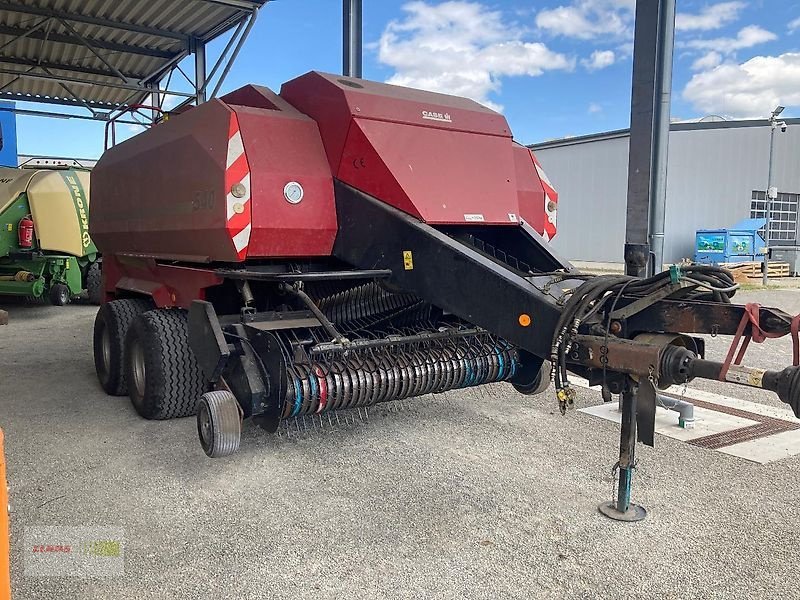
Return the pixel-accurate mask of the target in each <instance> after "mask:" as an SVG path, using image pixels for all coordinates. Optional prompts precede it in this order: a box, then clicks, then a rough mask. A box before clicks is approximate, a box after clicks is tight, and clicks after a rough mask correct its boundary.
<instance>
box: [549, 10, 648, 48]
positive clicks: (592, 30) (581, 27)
mask: <svg viewBox="0 0 800 600" xmlns="http://www.w3.org/2000/svg"><path fill="white" fill-rule="evenodd" d="M635 5H636V2H635V0H574V2H572V4H568V5H565V6H557V7H555V8H552V9H546V10H542V11H539V14H537V15H536V25H537V26H538V27H539V28H540V29H543V30H545V31H547V32H548V33H550V34H552V35H561V36H565V37H572V38H578V39H582V40H589V39H592V38H596V37H600V36H603V37H608V36H611V37H617V38H622V37H630V36H631V35H633V12H634V8H635Z"/></svg>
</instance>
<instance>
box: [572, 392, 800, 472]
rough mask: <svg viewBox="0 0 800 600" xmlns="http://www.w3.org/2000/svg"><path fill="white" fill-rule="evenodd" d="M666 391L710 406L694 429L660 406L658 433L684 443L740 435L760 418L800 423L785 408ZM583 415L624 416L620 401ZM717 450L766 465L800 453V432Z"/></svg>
mask: <svg viewBox="0 0 800 600" xmlns="http://www.w3.org/2000/svg"><path fill="white" fill-rule="evenodd" d="M570 381H571V382H573V383H574V384H575V385H578V386H580V387H583V388H587V389H596V390H597V391H598V392H599V389H600V388H599V386H595V387H594V388H592V387H591V386H589V382H588V381H586V380H585V379H582V378H580V377H575V378H572V379H570ZM665 391H666V392H668V393H672V394H675V395H678V396H680V397H681V398H682V399H684V400H686V401H687V402H693V401H695V402H697V401H700V402H703V403H704V404H705V405H706V406H704V407H701V406H695V409H694V415H695V424H694V428H692V429H684V428H682V427H680V425H679V424H678V413H677V412H675V411H670V410H667V409H665V408H662V407H660V406H657V407H656V433H658V434H661V435H664V436H667V437H670V438H673V439H676V440H681V441H684V442H691V441H693V440H695V441H697V440H700V439H701V438H705V437H707V436H711V435H715V434H720V433H724V432H736V431H737V430H742V429H744V428H746V427H751V426H753V425H757V424H759V423H761V422H762V421H760V420H759V419H758V417H759V416H764V417H769V418H772V419H779V420H781V421H786V422H787V423H792V424H800V419H797V418H796V417H795V416H794V414H793V413H792V411H791V410H788V409H784V408H779V407H775V406H765V405H763V404H759V403H757V402H750V401H748V400H742V399H741V398H734V397H730V396H722V395H720V394H715V393H713V392H705V391H703V390H697V389H693V388H687V387H684V386H672V387H670V388H668V389H667V390H665ZM708 405H718V406H719V407H720V410H713V409H711V408H708ZM725 408H734V409H738V410H739V411H744V412H747V413H750V414H752V415H753V417H752V418H751V419H748V418H744V417H743V416H741V415H738V416H736V415H731V414H726V413H725V412H722V410H724V409H725ZM580 412H583V413H586V414H589V415H592V416H595V417H600V418H601V419H605V420H607V421H613V422H615V423H621V422H622V413H621V412H620V411H619V407H618V403H617V402H616V401H615V402H610V403H607V404H598V405H596V406H590V407H587V408H582V409H580ZM714 450H716V451H718V452H723V453H725V454H729V455H731V456H736V457H739V458H743V459H745V460H749V461H752V462H755V463H759V464H766V463H768V462H773V461H775V460H781V459H784V458H787V457H790V456H795V455H797V454H800V429H797V430H793V431H782V432H780V433H775V434H772V435H766V436H764V437H760V438H758V439H754V440H749V441H747V442H741V443H737V444H732V445H727V446H723V447H721V448H714Z"/></svg>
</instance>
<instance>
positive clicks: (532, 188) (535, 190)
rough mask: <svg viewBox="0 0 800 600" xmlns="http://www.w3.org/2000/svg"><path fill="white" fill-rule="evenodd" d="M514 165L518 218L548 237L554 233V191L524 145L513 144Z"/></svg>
mask: <svg viewBox="0 0 800 600" xmlns="http://www.w3.org/2000/svg"><path fill="white" fill-rule="evenodd" d="M514 165H515V167H516V172H517V188H518V191H517V194H518V197H519V212H520V217H521V218H522V220H524V221H526V222H527V223H528V224H530V226H531V227H533V228H534V229H535V230H536V231H537V233H539V235H541V236H542V237H543V238H544V239H546V240H550V239H552V238H553V237H554V236H555V235H556V210H557V206H558V194H556V192H555V190H554V189H553V187H552V186H551V185H550V183H549V180H548V179H547V176H546V175H545V174H544V171H543V170H542V168H541V167H540V166H538V162H537V161H536V158H535V157H534V155H533V153H532V152H531V151H530V150H529V149H528V148H526V147H525V146H521V145H520V144H514Z"/></svg>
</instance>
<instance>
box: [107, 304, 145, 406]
mask: <svg viewBox="0 0 800 600" xmlns="http://www.w3.org/2000/svg"><path fill="white" fill-rule="evenodd" d="M154 306H155V305H154V304H153V301H152V300H151V299H150V298H128V299H125V300H112V301H111V302H106V303H105V304H103V305H102V306H101V307H100V309H99V310H98V311H97V316H96V317H95V319H94V342H93V345H94V369H95V371H96V372H97V379H98V380H99V381H100V385H101V386H102V387H103V390H105V392H106V393H107V394H111V395H112V396H124V395H126V394H127V393H128V386H127V385H126V383H125V334H126V333H127V332H128V327H129V326H130V324H131V322H132V321H133V320H134V319H135V318H136V317H137V316H138V315H140V314H142V313H143V312H146V311H148V310H152V309H153V308H154Z"/></svg>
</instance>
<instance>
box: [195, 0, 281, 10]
mask: <svg viewBox="0 0 800 600" xmlns="http://www.w3.org/2000/svg"><path fill="white" fill-rule="evenodd" d="M203 1H204V2H208V3H210V4H219V5H220V6H227V7H228V8H241V9H243V10H258V9H259V8H261V6H262V4H266V2H255V1H254V0H203Z"/></svg>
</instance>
